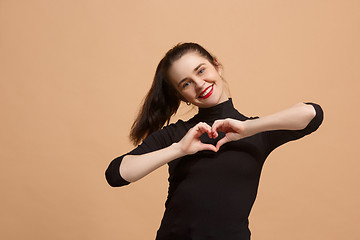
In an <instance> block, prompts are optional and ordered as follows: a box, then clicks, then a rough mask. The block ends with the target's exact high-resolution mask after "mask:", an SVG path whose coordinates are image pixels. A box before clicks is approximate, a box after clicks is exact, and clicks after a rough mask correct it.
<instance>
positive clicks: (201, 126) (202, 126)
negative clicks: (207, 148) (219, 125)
mask: <svg viewBox="0 0 360 240" xmlns="http://www.w3.org/2000/svg"><path fill="white" fill-rule="evenodd" d="M195 130H196V134H195V137H200V136H201V135H202V134H203V133H205V132H206V133H207V134H208V135H209V137H210V135H211V127H210V126H209V125H208V124H206V123H198V124H197V125H196V128H195Z"/></svg>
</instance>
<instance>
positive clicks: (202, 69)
mask: <svg viewBox="0 0 360 240" xmlns="http://www.w3.org/2000/svg"><path fill="white" fill-rule="evenodd" d="M204 71H205V68H201V69H200V70H199V71H198V74H202V73H204ZM189 84H190V82H186V83H184V84H183V85H182V88H186V87H187V86H189Z"/></svg>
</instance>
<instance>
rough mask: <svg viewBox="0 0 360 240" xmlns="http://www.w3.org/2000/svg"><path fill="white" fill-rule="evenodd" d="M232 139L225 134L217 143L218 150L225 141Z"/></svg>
mask: <svg viewBox="0 0 360 240" xmlns="http://www.w3.org/2000/svg"><path fill="white" fill-rule="evenodd" d="M229 141H230V140H229V139H228V138H227V137H226V136H225V137H223V138H222V139H220V140H219V141H218V142H217V143H216V149H217V151H218V150H219V149H220V147H221V146H222V145H224V144H225V143H227V142H229Z"/></svg>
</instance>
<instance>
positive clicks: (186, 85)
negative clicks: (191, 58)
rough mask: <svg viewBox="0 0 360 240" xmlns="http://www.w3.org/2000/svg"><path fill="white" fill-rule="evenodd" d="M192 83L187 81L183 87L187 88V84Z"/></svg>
mask: <svg viewBox="0 0 360 240" xmlns="http://www.w3.org/2000/svg"><path fill="white" fill-rule="evenodd" d="M189 85H190V82H186V83H184V84H183V85H182V88H186V87H187V86H189Z"/></svg>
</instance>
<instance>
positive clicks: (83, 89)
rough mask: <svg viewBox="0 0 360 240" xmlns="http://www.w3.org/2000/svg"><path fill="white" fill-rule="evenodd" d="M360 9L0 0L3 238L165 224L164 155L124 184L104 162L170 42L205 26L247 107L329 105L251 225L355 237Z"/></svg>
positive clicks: (284, 234)
mask: <svg viewBox="0 0 360 240" xmlns="http://www.w3.org/2000/svg"><path fill="white" fill-rule="evenodd" d="M359 12H360V2H359V1H355V0H342V1H340V0H327V1H325V0H315V1H314V0H311V1H310V0H304V1H294V0H288V1H285V0H284V1H281V0H272V1H266V0H252V1H250V0H240V1H239V0H227V1H214V0H206V1H205V0H199V1H189V0H182V1H179V0H173V1H165V0H158V1H155V0H154V1H145V0H143V1H140V0H134V1H115V0H108V1H100V0H87V1H84V0H75V1H69V0H64V1H45V0H34V1H21V0H17V1H9V0H2V1H0V105H1V124H0V127H1V135H0V147H1V151H0V154H1V155H0V156H1V167H0V184H1V189H2V193H1V205H0V206H1V215H0V226H1V231H0V238H1V239H34V240H35V239H37V240H38V239H53V240H57V239H59V240H60V239H61V240H62V239H89V240H97V239H109V240H111V239H114V240H115V239H129V240H143V239H154V237H155V234H156V230H157V228H158V227H159V224H160V220H161V217H162V214H163V210H164V202H165V200H166V195H167V177H168V175H167V167H166V166H164V167H162V168H160V169H158V170H157V171H155V172H153V173H151V174H150V175H148V176H147V177H145V178H143V179H141V180H140V181H138V182H136V183H133V184H131V185H129V186H126V187H123V188H111V187H110V186H109V185H107V183H106V181H105V177H104V171H105V169H106V167H107V166H108V164H109V163H110V161H111V160H112V159H113V158H115V157H117V156H119V155H121V154H123V153H126V152H128V151H130V150H131V149H132V148H133V146H132V145H131V144H130V142H129V140H128V133H129V129H130V127H131V125H132V122H133V120H134V118H135V115H136V113H137V111H138V109H139V106H140V104H141V101H142V99H143V97H144V96H145V94H146V92H147V90H148V89H149V87H150V84H151V81H152V77H153V75H154V71H155V68H156V66H157V64H158V62H159V60H160V59H161V57H162V56H163V54H164V53H165V52H166V51H167V50H168V49H169V48H171V47H172V46H174V45H175V44H176V43H178V42H184V41H194V42H198V43H200V44H202V45H203V46H204V47H206V48H207V49H208V50H210V51H211V52H212V53H213V54H214V55H216V56H217V58H218V59H219V61H220V62H221V63H222V64H223V66H224V71H225V79H226V80H227V82H228V84H229V86H230V91H231V96H232V98H233V101H234V105H235V106H236V108H237V109H238V110H239V111H240V112H242V113H243V114H245V115H247V116H260V117H261V116H265V115H267V114H271V113H273V112H276V111H279V110H282V109H284V108H287V107H289V106H291V105H292V104H295V103H297V102H301V101H311V102H316V103H318V104H320V105H321V106H322V107H323V110H324V112H325V119H324V122H323V125H322V126H321V127H320V129H319V130H318V131H317V132H315V133H314V134H312V135H310V136H307V137H305V138H303V139H301V140H298V141H296V142H291V143H288V144H286V145H284V146H282V147H281V148H279V149H277V150H276V151H274V152H273V153H272V154H271V155H270V157H269V158H268V159H267V161H266V163H265V166H264V169H263V173H262V176H261V181H260V186H259V193H258V196H257V199H256V201H255V204H254V207H253V210H252V213H251V215H250V228H251V231H252V239H254V240H261V239H266V240H288V239H292V240H296V239H299V240H300V239H301V240H303V239H308V240H320V239H326V240H338V239H347V240H355V239H359V234H360V231H359V227H358V223H359V221H360V210H359V207H358V205H359V202H360V194H359V180H360V178H359V170H360V163H359V153H360V152H359V146H358V145H359V141H358V135H359V134H360V131H359V130H360V128H359V123H358V122H359V121H358V119H359V117H360V114H359V103H360V101H359V95H358V91H359V87H360V84H359V77H360V66H359V65H360V57H359V56H360V45H359V42H360V15H359ZM194 113H196V110H191V109H190V110H189V109H188V107H187V106H186V105H185V106H182V107H181V109H180V110H179V115H177V116H176V117H175V118H174V119H173V121H176V119H178V118H183V119H187V118H189V117H190V116H191V115H192V114H194Z"/></svg>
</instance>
